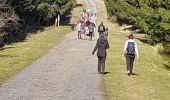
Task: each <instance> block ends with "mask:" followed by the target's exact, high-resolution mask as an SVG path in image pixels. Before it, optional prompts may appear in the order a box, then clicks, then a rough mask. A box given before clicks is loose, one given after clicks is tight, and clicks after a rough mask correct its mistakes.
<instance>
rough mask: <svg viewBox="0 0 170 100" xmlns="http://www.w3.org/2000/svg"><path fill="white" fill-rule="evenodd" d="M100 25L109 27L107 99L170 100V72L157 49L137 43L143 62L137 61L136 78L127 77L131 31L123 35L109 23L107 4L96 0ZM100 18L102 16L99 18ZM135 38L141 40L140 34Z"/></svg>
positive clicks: (105, 85) (105, 83)
mask: <svg viewBox="0 0 170 100" xmlns="http://www.w3.org/2000/svg"><path fill="white" fill-rule="evenodd" d="M96 1H97V2H96V3H97V8H98V13H97V14H98V20H97V21H98V23H99V22H100V21H103V22H104V24H105V25H106V26H107V27H109V43H110V49H109V50H108V57H107V71H108V72H110V73H109V74H107V75H105V76H103V82H104V87H105V91H106V95H107V96H106V98H107V99H106V100H170V95H169V94H170V72H168V71H167V70H165V69H164V67H163V60H162V58H161V56H160V55H158V54H157V51H156V50H155V49H154V47H151V46H149V45H147V44H143V43H142V42H140V41H138V40H136V39H135V40H136V41H137V44H138V46H139V53H140V59H139V60H136V61H135V65H134V71H135V73H136V74H138V75H135V76H130V77H129V76H127V74H126V65H125V59H124V57H123V46H124V42H125V41H126V39H127V37H126V36H127V35H128V34H129V32H121V31H120V30H118V27H115V25H114V24H111V23H110V22H109V21H108V20H107V16H106V9H103V8H104V3H103V1H101V0H100V1H99V0H96ZM99 15H100V16H99ZM135 37H139V38H140V37H141V35H139V34H136V35H135Z"/></svg>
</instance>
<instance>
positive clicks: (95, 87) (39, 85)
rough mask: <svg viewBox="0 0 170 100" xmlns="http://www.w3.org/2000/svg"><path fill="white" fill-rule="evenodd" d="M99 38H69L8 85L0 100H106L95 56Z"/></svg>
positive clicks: (74, 34) (1, 89)
mask: <svg viewBox="0 0 170 100" xmlns="http://www.w3.org/2000/svg"><path fill="white" fill-rule="evenodd" d="M84 1H87V2H89V0H84ZM92 2H93V1H92ZM93 5H94V2H93ZM97 38H98V37H97V36H96V37H94V39H93V41H88V40H80V39H77V32H72V33H69V34H67V35H66V36H65V37H64V38H63V40H62V41H61V43H60V44H58V45H56V46H55V47H54V48H53V49H51V50H50V51H49V53H48V54H46V55H45V56H43V57H42V58H40V59H38V60H37V61H35V62H33V63H32V64H31V65H29V66H28V67H27V68H26V69H25V70H23V71H21V72H20V73H19V74H17V75H16V76H14V77H13V78H11V79H10V80H9V81H8V82H6V83H4V84H3V85H2V87H0V100H104V96H103V93H102V77H101V75H98V74H97V57H96V56H92V54H91V52H92V50H93V48H94V46H95V43H96V40H97Z"/></svg>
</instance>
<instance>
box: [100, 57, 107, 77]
mask: <svg viewBox="0 0 170 100" xmlns="http://www.w3.org/2000/svg"><path fill="white" fill-rule="evenodd" d="M105 61H106V57H102V59H101V62H102V73H103V74H104V72H105Z"/></svg>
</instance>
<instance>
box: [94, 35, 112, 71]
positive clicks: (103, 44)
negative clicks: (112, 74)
mask: <svg viewBox="0 0 170 100" xmlns="http://www.w3.org/2000/svg"><path fill="white" fill-rule="evenodd" d="M108 48H109V43H108V40H107V38H106V37H105V36H104V34H101V35H100V36H99V38H98V40H97V43H96V46H95V48H94V50H93V52H92V54H93V55H94V53H95V52H96V50H98V51H97V57H98V74H105V60H106V56H107V53H106V49H108Z"/></svg>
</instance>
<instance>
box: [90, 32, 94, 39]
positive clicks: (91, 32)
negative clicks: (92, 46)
mask: <svg viewBox="0 0 170 100" xmlns="http://www.w3.org/2000/svg"><path fill="white" fill-rule="evenodd" d="M92 34H93V33H92V32H90V40H92Z"/></svg>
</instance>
